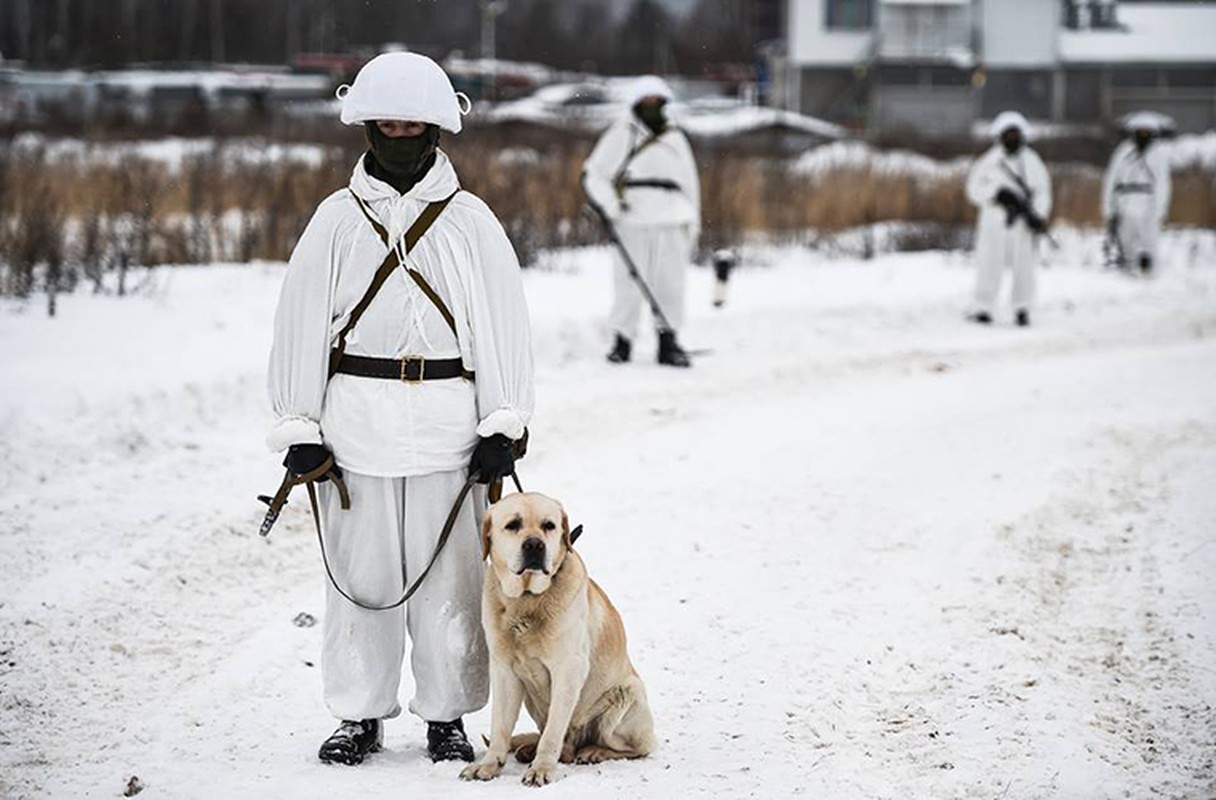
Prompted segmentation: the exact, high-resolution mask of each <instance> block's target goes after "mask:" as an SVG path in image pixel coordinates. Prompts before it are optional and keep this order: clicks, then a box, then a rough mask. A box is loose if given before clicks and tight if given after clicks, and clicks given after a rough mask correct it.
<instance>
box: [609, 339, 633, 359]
mask: <svg viewBox="0 0 1216 800" xmlns="http://www.w3.org/2000/svg"><path fill="white" fill-rule="evenodd" d="M632 350H633V345H632V344H631V343H630V341H629V340H628V339H626V338H625V337H624V336H621V335H620V334H619V333H618V334H617V335H616V342H615V343H614V344H613V345H612V352H611V353H609V354H608V360H609V361H611V362H612V363H613V364H624V363H625V362H626V361H628V360H629V355H630V353H631V352H632Z"/></svg>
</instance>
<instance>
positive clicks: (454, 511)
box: [308, 471, 582, 611]
mask: <svg viewBox="0 0 1216 800" xmlns="http://www.w3.org/2000/svg"><path fill="white" fill-rule="evenodd" d="M511 479H512V480H513V481H515V488H516V489H517V490H519V491H521V492H522V491H523V490H524V488H523V486H521V485H520V483H519V477H518V476H517V475H516V474H515V472H514V471H512V472H511ZM499 481H500V484H501V479H499ZM476 484H477V475H476V474H473V475H470V476H469V477H468V479H467V480H465V482H464V485H463V486H461V487H460V493H459V494H457V495H456V502H454V503H452V508H451V509H450V510H449V511H448V518H447V519H446V520H445V521H444V523H443V528H442V529H441V530H440V531H439V538H438V539H436V540H435V549H434V550H432V551H431V558H430V560H429V561H427V562H426V566H425V567H424V568H423V570H422V572H421V573H420V574H419V575H418V577H417V578H415V579H414V582H413V583H411V584H410V585H409V586H408V587H407V588H406V589H405V591H404V592H402V593H401V596H400V597H399V598H397V599H396V600H395V601H394V602H392V603H386V604H385V605H374V604H372V603H364V602H363V601H362V600H358V599H356V598H355V597H352V596H351V595H350V594H349V593H348V592H347V591H346V590H345V589H343V588H342V587H341V586H340V585H339V584H338V579H337V578H335V577H334V572H333V569H332V568H331V567H330V565H329V555H328V554H327V553H326V552H325V537H324V536H322V535H321V513H320V509H319V508H318V504H317V490H316V489H315V488H314V487H313V484H311V483H309V484H308V502H309V504H310V505H311V506H312V520H313V525H314V527H315V528H316V529H317V542H318V544H320V546H321V563H323V564H324V565H325V574H326V575H327V576H328V577H329V582H330V585H332V586H333V587H334V590H335V591H336V592H337V593H338V594H340V595H342V596H343V597H345V598H346V599H347V600H348V601H350V602H351V603H354V604H355V605H357V606H358V607H359V608H363V609H366V610H368V611H388V610H389V609H392V608H397V607H398V606H402V605H405V603H406V601H407V600H409V599H410V598H411V597H413V596H414V593H415V592H417V591H418V587H419V586H421V585H422V582H423V581H424V580H426V576H427V575H428V574H430V571H431V567H433V566H435V562H436V561H438V560H439V554H440V553H442V552H443V548H444V547H445V546H446V545H447V543H448V539H449V538H450V537H451V535H452V529H453V528H455V527H456V520H457V518H458V517H459V516H460V508H461V506H463V505H464V501H465V498H466V497H468V496H469V491H470V490H472V488H473V486H475V485H476ZM500 491H501V490H500ZM492 502H497V501H496V500H494V501H492ZM579 527H580V528H581V527H582V526H579ZM581 532H582V531H581V530H580V531H579V533H581Z"/></svg>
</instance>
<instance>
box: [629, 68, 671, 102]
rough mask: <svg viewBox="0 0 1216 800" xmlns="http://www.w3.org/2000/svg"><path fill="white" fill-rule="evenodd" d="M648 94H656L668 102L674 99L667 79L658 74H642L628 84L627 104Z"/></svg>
mask: <svg viewBox="0 0 1216 800" xmlns="http://www.w3.org/2000/svg"><path fill="white" fill-rule="evenodd" d="M650 95H657V96H659V97H661V98H663V99H664V100H666V101H668V102H671V101H672V100H673V99H675V96H674V95H673V94H672V93H671V87H670V86H668V85H667V81H665V80H663V79H662V78H660V77H659V76H658V75H642V76H641V77H639V78H636V79H635V80H634V81H633V83H631V84H630V85H629V105H633V104H634V103H636V102H637V101H639V100H641V99H642V98H643V97H649V96H650Z"/></svg>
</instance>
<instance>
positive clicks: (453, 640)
mask: <svg viewBox="0 0 1216 800" xmlns="http://www.w3.org/2000/svg"><path fill="white" fill-rule="evenodd" d="M344 478H345V480H346V485H347V487H348V488H349V490H350V499H351V507H350V508H349V509H347V510H345V511H343V510H342V508H341V505H340V502H339V498H338V492H337V491H336V490H335V489H334V487H333V484H332V483H323V484H320V485H319V486H318V489H319V491H320V493H321V496H320V498H319V499H320V504H321V516H322V519H323V526H322V531H323V536H324V540H325V551H326V553H327V554H328V556H329V564H330V567H331V568H332V570H333V573H334V577H335V578H336V579H337V580H338V582H339V584H340V585H341V586H342V589H343V590H344V591H345V592H346V593H347V594H349V595H351V596H352V597H354V598H356V599H358V600H360V601H362V602H364V603H367V604H368V605H385V604H388V603H391V602H394V601H395V600H397V599H398V598H399V597H400V596H401V594H402V592H404V591H405V586H406V585H408V582H411V581H413V580H414V579H415V578H416V576H417V575H418V574H419V573H420V572H421V571H422V570H423V569H425V568H426V564H427V562H428V561H429V560H430V557H431V554H432V552H434V548H435V542H436V539H437V538H438V536H439V533H440V531H441V530H442V529H443V523H444V521H445V520H446V519H447V515H448V512H449V510H450V509H451V506H452V503H453V501H455V499H456V496H457V494H458V493H459V492H460V489H461V487H462V486H463V485H464V481H465V473H464V471H463V470H461V471H457V472H441V473H435V474H432V475H423V476H418V477H411V478H377V477H371V476H367V475H359V474H356V473H352V472H349V471H347V472H346V473H345V475H344ZM485 507H486V495H485V487H483V486H477V487H474V489H473V491H472V492H470V493H469V497H468V498H467V499H466V500H465V502H464V505H463V507H462V509H461V512H460V516H459V517H458V519H457V521H456V525H455V527H454V528H453V529H452V534H451V537H450V538H449V539H448V543H447V546H446V547H445V548H444V550H443V552H442V553H441V554H440V556H439V559H438V560H437V561H436V562H435V566H434V567H432V568H431V572H430V574H429V575H428V576H427V578H426V580H425V581H423V583H422V586H421V587H420V588H419V589H418V592H417V593H416V594H415V595H414V596H413V597H412V598H410V600H409V602H408V603H406V605H405V606H404V607H399V608H395V609H391V610H388V611H368V610H365V609H362V608H359V607H358V606H356V605H354V604H353V603H351V602H349V601H348V600H346V599H345V598H343V597H342V596H341V595H339V594H338V592H337V591H335V590H334V588H333V586H332V585H331V584H330V583H329V579H328V578H326V598H325V618H324V620H323V623H322V639H323V646H322V654H321V676H322V682H323V685H324V694H325V703H326V705H327V706H328V707H329V710H330V712H331V713H332V714H333V715H334V716H335V717H337V718H338V719H351V720H360V719H381V718H385V717H394V716H397V714H399V713H400V711H401V706H400V703H399V701H398V697H397V691H398V687H399V684H400V682H401V666H402V661H403V659H404V656H405V634H406V629H407V628H408V630H409V637H410V642H411V655H410V666H411V667H412V670H413V675H414V684H415V689H414V697H413V699H412V700H410V702H409V710H410V711H411V712H412V713H413V714H416V715H417V716H419V717H421V718H422V719H424V720H428V721H448V720H452V719H456V718H457V717H460V716H462V715H464V714H467V713H469V712H472V711H476V710H477V709H479V708H481V707H483V706H484V705H485V704H486V700H487V698H488V695H489V674H488V656H487V651H486V644H485V636H484V634H483V632H482V627H481V590H482V579H483V576H484V574H485V572H484V566H483V563H482V557H481V541H480V531H479V524H480V522H481V518H482V515H483V513H484V511H485Z"/></svg>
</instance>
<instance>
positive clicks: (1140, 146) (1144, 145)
mask: <svg viewBox="0 0 1216 800" xmlns="http://www.w3.org/2000/svg"><path fill="white" fill-rule="evenodd" d="M1132 141H1133V142H1135V143H1136V149H1137V150H1139V151H1140V152H1141V153H1143V152H1144V151H1145V150H1147V149H1148V146H1149V145H1150V144H1152V142H1153V132H1152V131H1150V130H1148V129H1146V128H1137V129H1136V130H1134V131H1132Z"/></svg>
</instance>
